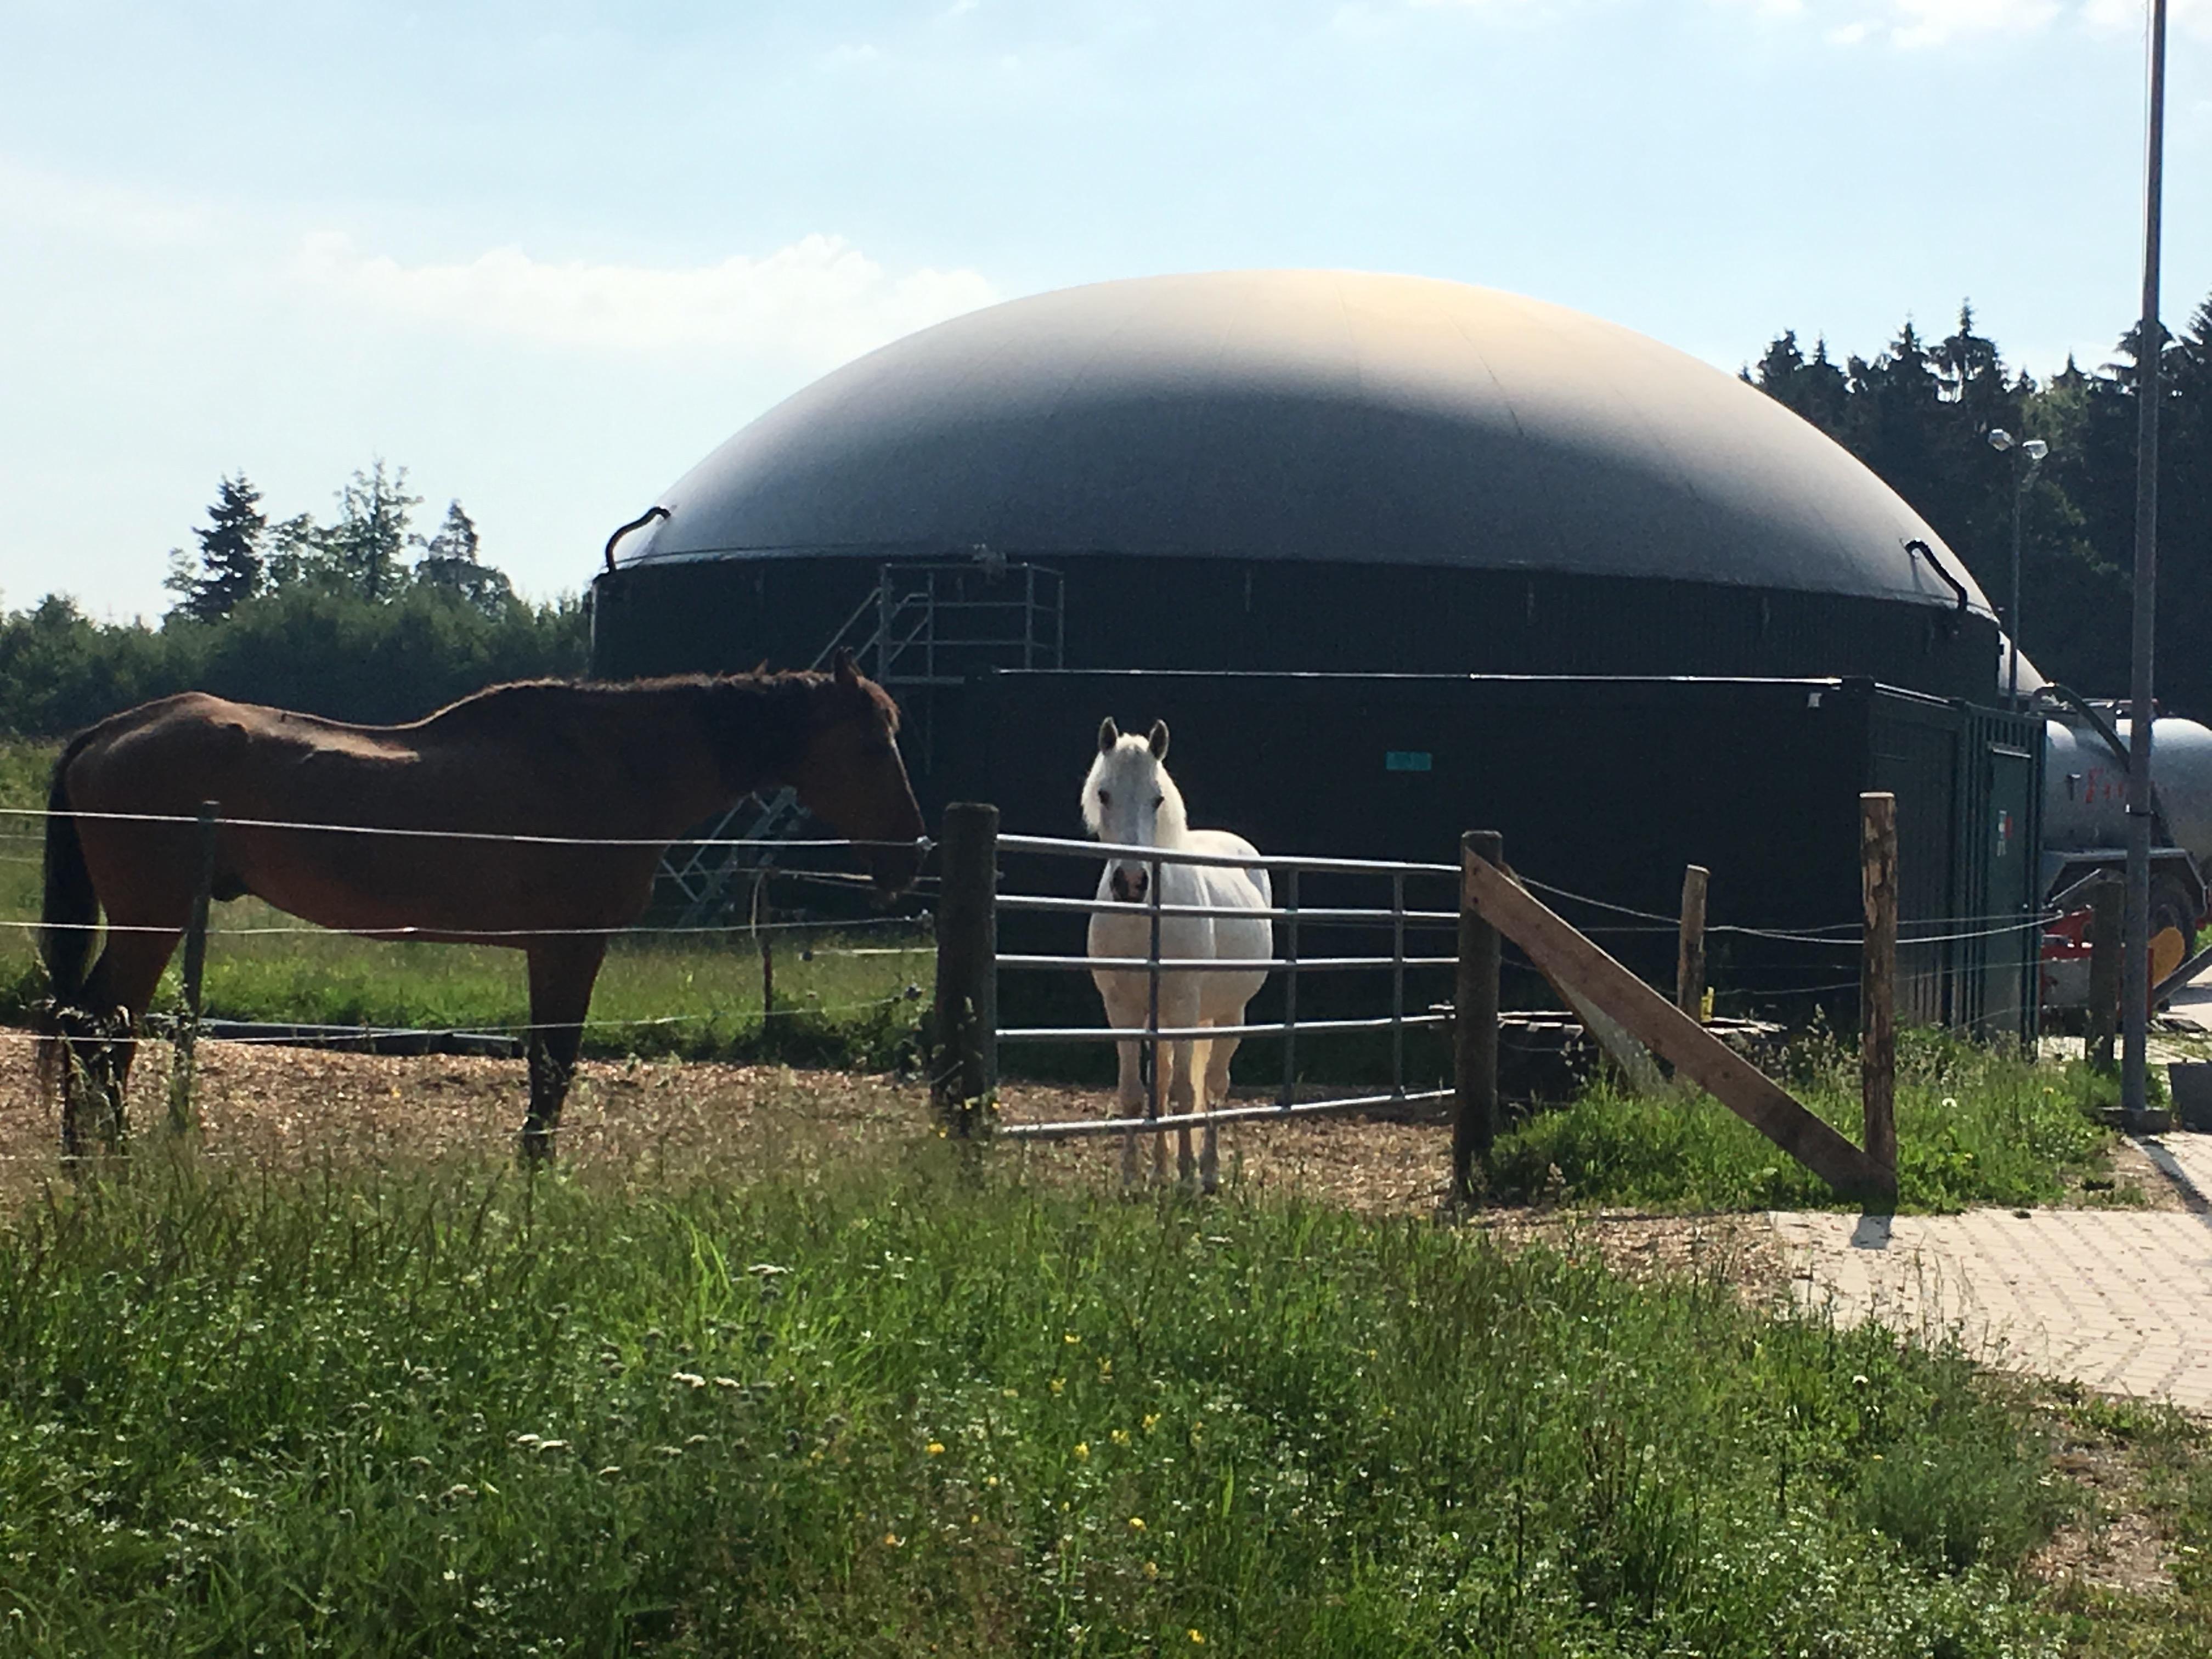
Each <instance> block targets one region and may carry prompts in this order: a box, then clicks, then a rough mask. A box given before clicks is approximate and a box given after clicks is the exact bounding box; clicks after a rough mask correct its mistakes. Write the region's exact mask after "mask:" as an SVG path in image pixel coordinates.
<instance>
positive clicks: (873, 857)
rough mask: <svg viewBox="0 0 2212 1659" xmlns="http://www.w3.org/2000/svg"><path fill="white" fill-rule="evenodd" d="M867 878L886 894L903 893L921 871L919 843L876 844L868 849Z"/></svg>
mask: <svg viewBox="0 0 2212 1659" xmlns="http://www.w3.org/2000/svg"><path fill="white" fill-rule="evenodd" d="M867 864H868V879H869V880H871V881H872V882H874V883H875V884H876V886H877V887H878V889H879V890H882V891H883V892H884V894H886V895H895V894H898V893H903V892H904V891H906V890H907V889H908V888H909V887H911V886H913V885H914V878H915V877H916V876H918V875H920V874H921V842H920V841H918V840H917V841H916V842H914V844H913V845H911V846H908V845H906V844H905V843H903V842H901V843H899V844H897V845H896V846H877V847H872V848H869V849H868V854H867Z"/></svg>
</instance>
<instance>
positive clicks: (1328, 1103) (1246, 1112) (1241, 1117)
mask: <svg viewBox="0 0 2212 1659" xmlns="http://www.w3.org/2000/svg"><path fill="white" fill-rule="evenodd" d="M1451 1094H1452V1091H1450V1090H1449V1089H1424V1090H1422V1091H1420V1092H1419V1093H1418V1094H1410V1095H1353V1096H1347V1097H1346V1098H1344V1099H1342V1100H1309V1101H1304V1102H1301V1103H1298V1104H1296V1105H1292V1106H1229V1107H1224V1108H1222V1109H1220V1110H1218V1111H1212V1112H1181V1113H1177V1114H1176V1115H1174V1116H1172V1117H1163V1118H1155V1119H1153V1120H1152V1121H1149V1122H1146V1121H1139V1120H1138V1119H1135V1118H1127V1117H1079V1118H1071V1119H1068V1120H1066V1121H1063V1122H1059V1123H1001V1124H1000V1125H999V1127H998V1128H997V1129H996V1130H994V1132H993V1133H996V1134H1000V1135H1004V1136H1006V1137H1007V1138H1008V1139H1013V1140H1073V1139H1076V1138H1077V1137H1079V1136H1082V1135H1120V1134H1135V1133H1146V1134H1152V1133H1164V1132H1165V1131H1166V1130H1169V1129H1188V1128H1191V1127H1195V1126H1197V1125H1200V1124H1205V1123H1256V1122H1263V1121H1266V1120H1267V1119H1269V1118H1282V1117H1314V1116H1318V1115H1322V1114H1323V1113H1328V1112H1356V1111H1359V1110H1362V1109H1365V1108H1367V1107H1370V1106H1411V1105H1414V1104H1417V1103H1421V1102H1424V1101H1431V1100H1449V1099H1450V1098H1451Z"/></svg>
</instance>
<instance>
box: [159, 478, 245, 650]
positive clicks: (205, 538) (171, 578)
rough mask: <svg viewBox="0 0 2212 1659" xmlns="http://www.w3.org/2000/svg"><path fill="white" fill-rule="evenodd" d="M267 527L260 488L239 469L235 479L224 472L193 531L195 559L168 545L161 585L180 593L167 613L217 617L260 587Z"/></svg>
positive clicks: (205, 619)
mask: <svg viewBox="0 0 2212 1659" xmlns="http://www.w3.org/2000/svg"><path fill="white" fill-rule="evenodd" d="M268 528H269V520H268V519H267V518H266V517H264V515H263V513H262V511H261V492H260V491H259V490H258V489H255V488H254V487H253V486H252V484H251V483H248V482H247V481H246V475H245V474H244V473H243V472H241V473H240V474H239V475H238V476H237V477H235V478H233V477H225V478H224V479H223V480H222V483H220V484H218V485H217V486H216V499H215V503H214V505H213V506H211V507H209V508H208V522H207V524H206V526H204V528H201V529H197V530H195V531H193V532H192V534H193V535H194V536H195V537H197V538H198V540H199V544H200V551H199V558H198V561H197V564H195V563H194V562H193V561H192V560H191V559H190V558H189V557H187V556H186V555H185V552H184V550H182V549H181V548H172V549H171V550H169V574H168V575H167V578H166V579H165V580H163V582H162V586H165V587H167V588H168V589H169V591H170V592H173V593H175V594H177V595H178V596H179V597H178V600H177V603H176V605H174V606H173V608H172V610H171V611H170V614H171V615H172V616H179V615H181V616H185V617H191V618H192V619H193V620H194V621H196V622H219V621H221V620H222V618H223V617H228V615H230V613H231V612H232V611H235V610H236V609H237V608H238V607H239V605H240V604H241V603H243V602H244V601H245V600H247V599H252V597H253V596H254V595H255V594H256V593H258V592H260V591H261V589H262V586H263V581H264V574H265V568H266V567H265V559H264V541H263V538H264V533H265V532H267V530H268Z"/></svg>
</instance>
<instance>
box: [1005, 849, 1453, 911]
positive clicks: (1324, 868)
mask: <svg viewBox="0 0 2212 1659" xmlns="http://www.w3.org/2000/svg"><path fill="white" fill-rule="evenodd" d="M999 845H1000V847H1001V848H1004V849H1005V850H1006V851H1007V852H1009V853H1041V854H1045V855H1046V856H1048V857H1056V858H1071V859H1095V858H1098V857H1101V856H1103V857H1106V858H1109V859H1114V858H1122V859H1145V860H1150V859H1158V860H1161V861H1163V862H1164V863H1167V864H1194V865H1203V866H1207V867H1209V868H1212V869H1216V870H1249V869H1253V868H1255V867H1257V868H1260V869H1263V870H1310V871H1316V872H1341V873H1345V874H1351V875H1358V874H1365V875H1374V876H1387V875H1389V873H1390V872H1392V871H1394V870H1402V871H1404V872H1406V873H1407V875H1409V876H1456V875H1457V874H1458V873H1459V872H1458V871H1457V870H1455V869H1454V868H1453V867H1452V866H1450V865H1449V864H1407V863H1404V862H1402V861H1401V860H1395V859H1301V858H1273V857H1270V856H1269V855H1268V854H1265V853H1262V854H1259V855H1258V856H1257V857H1249V856H1245V855H1242V854H1235V853H1190V852H1185V851H1184V850H1182V848H1174V849H1170V848H1160V847H1144V846H1138V845H1134V844H1127V845H1125V844H1123V843H1122V842H1110V841H1070V840H1068V839H1066V837H1065V836H1000V837H999ZM1239 914H1243V913H1242V912H1240V913H1239Z"/></svg>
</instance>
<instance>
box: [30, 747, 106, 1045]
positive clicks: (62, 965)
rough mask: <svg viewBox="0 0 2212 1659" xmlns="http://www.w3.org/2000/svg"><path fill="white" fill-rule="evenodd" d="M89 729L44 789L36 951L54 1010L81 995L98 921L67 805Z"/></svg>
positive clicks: (81, 845)
mask: <svg viewBox="0 0 2212 1659" xmlns="http://www.w3.org/2000/svg"><path fill="white" fill-rule="evenodd" d="M90 736H91V733H89V732H87V733H86V734H85V735H84V736H83V737H80V738H77V740H76V742H74V743H72V744H70V746H69V747H68V748H66V749H64V750H62V757H61V758H60V759H59V760H58V761H56V762H55V763H54V776H53V782H52V784H51V785H50V786H49V787H48V788H47V791H46V908H45V909H44V910H43V911H41V912H40V925H39V955H40V957H42V958H43V959H44V960H45V962H46V980H47V982H48V984H49V985H50V986H51V987H52V991H51V994H52V998H53V1005H54V1006H55V1007H56V1008H57V1009H59V1008H65V1007H71V1006H75V1005H76V1000H77V999H78V998H79V997H80V996H82V994H83V992H84V982H85V981H86V980H87V979H88V977H90V975H91V971H92V953H93V945H94V939H93V929H94V927H95V925H96V924H97V923H98V922H99V921H100V895H99V893H98V892H97V891H96V890H94V887H93V884H92V871H91V869H90V867H89V866H87V865H86V863H85V861H84V843H83V842H82V840H80V839H79V837H78V836H77V829H76V817H75V815H74V814H73V813H72V812H71V811H70V793H69V769H70V762H71V761H73V760H75V759H76V757H77V751H78V750H80V749H82V748H83V747H84V744H85V741H86V738H89V737H90Z"/></svg>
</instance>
